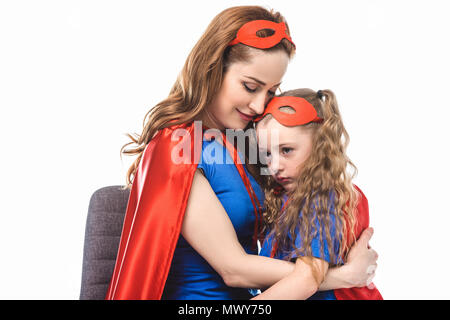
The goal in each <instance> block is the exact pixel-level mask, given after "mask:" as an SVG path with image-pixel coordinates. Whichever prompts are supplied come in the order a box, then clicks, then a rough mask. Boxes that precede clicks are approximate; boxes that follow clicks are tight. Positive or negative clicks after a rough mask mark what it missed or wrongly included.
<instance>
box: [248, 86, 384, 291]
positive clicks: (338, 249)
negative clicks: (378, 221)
mask: <svg viewBox="0 0 450 320" xmlns="http://www.w3.org/2000/svg"><path fill="white" fill-rule="evenodd" d="M256 121H257V136H258V144H259V146H260V151H261V154H264V156H262V159H261V160H262V162H263V163H266V164H267V166H268V169H269V173H270V175H268V176H266V179H265V182H264V184H265V185H264V186H263V187H264V191H265V194H266V200H265V204H266V208H267V211H266V214H265V222H266V226H267V227H268V229H269V230H270V231H269V232H268V233H267V236H266V239H265V240H264V242H263V245H262V248H261V252H260V255H263V256H270V257H274V258H277V259H282V260H287V261H292V260H294V261H295V263H296V268H295V271H294V272H292V273H291V275H289V276H287V277H285V278H284V279H282V280H280V281H278V282H277V283H276V284H274V285H273V286H271V287H270V288H268V289H267V290H265V291H264V292H263V293H262V294H260V295H259V296H257V297H255V299H306V298H310V299H327V300H330V299H331V300H336V299H338V300H341V299H358V300H362V299H382V296H381V295H380V293H379V291H378V290H377V289H376V288H375V286H374V285H373V284H371V285H370V287H362V288H347V289H337V290H329V291H321V292H317V293H316V291H317V289H318V288H319V286H320V284H321V283H322V281H323V280H324V276H325V274H326V272H327V270H328V268H329V267H332V266H336V265H342V264H343V263H344V262H345V261H346V259H347V258H348V257H347V256H346V254H347V253H348V249H349V248H350V246H351V245H352V244H353V243H354V241H355V240H356V239H357V238H358V237H359V235H360V234H361V231H362V230H363V229H365V228H367V227H368V226H369V215H368V204H367V199H366V197H365V196H364V194H363V193H362V191H361V190H360V189H359V188H358V187H357V186H355V185H353V184H352V182H351V180H352V178H353V176H352V175H349V173H348V172H347V167H348V166H350V167H352V168H353V169H354V172H356V168H355V166H354V165H353V163H352V162H351V161H350V160H349V158H348V157H347V155H346V153H345V149H346V146H347V144H348V138H349V137H348V134H347V132H346V130H345V128H344V125H343V123H342V119H341V116H340V113H339V109H338V105H337V102H336V99H335V96H334V94H333V92H332V91H330V90H323V91H321V90H320V91H319V92H315V91H313V90H311V89H297V90H292V91H288V92H285V93H283V94H282V95H281V96H279V97H275V98H273V99H272V100H271V102H270V103H269V104H268V106H267V108H266V110H265V112H264V114H263V115H262V116H260V117H258V118H257V119H256ZM297 257H299V259H296V258H297ZM370 281H371V280H370ZM300 287H301V288H302V290H299V288H300Z"/></svg>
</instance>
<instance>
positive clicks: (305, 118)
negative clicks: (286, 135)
mask: <svg viewBox="0 0 450 320" xmlns="http://www.w3.org/2000/svg"><path fill="white" fill-rule="evenodd" d="M282 107H290V108H292V109H294V110H295V113H286V112H283V111H280V108H282ZM269 113H270V114H271V115H272V116H273V117H274V118H275V119H276V120H277V121H278V122H279V123H281V124H282V125H284V126H287V127H293V126H301V125H304V124H307V123H310V122H322V121H323V118H320V117H319V116H318V115H317V111H316V109H314V107H313V105H312V104H311V103H309V102H308V101H307V100H306V99H303V98H299V97H291V96H284V97H275V98H273V99H272V100H270V102H269V104H268V105H267V108H266V110H265V111H264V113H263V114H262V115H261V116H259V117H257V118H256V119H255V120H254V122H258V121H260V120H261V119H262V118H264V117H265V116H266V115H267V114H269Z"/></svg>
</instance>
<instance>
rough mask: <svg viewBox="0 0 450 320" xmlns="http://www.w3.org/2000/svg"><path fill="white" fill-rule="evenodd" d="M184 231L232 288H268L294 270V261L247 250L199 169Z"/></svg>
mask: <svg viewBox="0 0 450 320" xmlns="http://www.w3.org/2000/svg"><path fill="white" fill-rule="evenodd" d="M181 234H182V235H183V237H184V238H185V239H186V241H188V242H189V244H190V245H191V246H192V247H193V248H194V249H195V250H196V251H197V252H198V253H199V254H200V255H201V256H202V257H203V258H204V259H205V260H206V261H208V263H209V264H210V265H211V266H212V267H213V268H214V270H216V272H217V273H218V274H220V276H221V277H222V278H223V280H224V282H225V283H226V284H227V285H228V286H230V287H242V288H266V287H269V286H271V285H272V284H274V283H276V282H278V281H279V280H281V279H282V278H284V277H286V276H287V275H288V274H290V273H291V272H292V271H294V264H293V263H290V262H287V261H282V260H278V259H272V258H268V257H262V256H258V255H249V254H247V253H246V252H245V250H244V249H243V248H242V246H241V244H240V243H239V241H238V238H237V236H236V232H235V230H234V227H233V225H232V223H231V221H230V219H229V217H228V215H227V213H226V212H225V209H224V208H223V206H222V204H221V203H220V201H219V199H218V198H217V196H216V194H215V193H214V191H213V190H212V188H211V185H210V184H209V182H208V180H207V179H206V178H205V177H204V176H203V175H202V174H201V173H199V172H198V171H197V172H196V173H195V175H194V179H193V182H192V187H191V193H190V195H189V199H188V203H187V207H186V212H185V216H184V220H183V225H182V228H181Z"/></svg>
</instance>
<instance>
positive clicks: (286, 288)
mask: <svg viewBox="0 0 450 320" xmlns="http://www.w3.org/2000/svg"><path fill="white" fill-rule="evenodd" d="M305 261H306V262H305ZM327 270H328V262H327V261H325V260H322V259H317V258H313V257H306V258H298V259H297V260H296V263H295V269H294V271H293V272H292V273H291V274H289V275H288V276H287V277H285V278H283V279H282V280H280V281H278V282H277V283H275V284H274V285H273V286H271V287H270V288H268V289H267V290H265V291H264V292H263V293H261V294H260V295H258V296H256V297H254V298H252V300H279V299H283V300H305V299H307V298H309V297H310V296H312V295H313V294H314V293H316V291H317V290H318V289H319V285H320V283H321V282H322V281H323V280H324V278H325V274H326V273H327Z"/></svg>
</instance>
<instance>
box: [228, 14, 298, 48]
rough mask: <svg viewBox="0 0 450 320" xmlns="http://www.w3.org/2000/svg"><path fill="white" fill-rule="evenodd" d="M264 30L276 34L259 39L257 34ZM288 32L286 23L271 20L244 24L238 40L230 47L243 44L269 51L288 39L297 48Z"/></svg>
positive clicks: (230, 44)
mask: <svg viewBox="0 0 450 320" xmlns="http://www.w3.org/2000/svg"><path fill="white" fill-rule="evenodd" d="M264 29H269V30H273V31H274V34H273V35H271V36H268V37H259V36H258V35H257V34H256V33H257V32H258V31H260V30H264ZM286 31H287V27H286V24H285V23H284V22H280V23H276V22H273V21H269V20H253V21H250V22H247V23H246V24H244V25H243V26H242V27H241V28H240V29H239V31H238V32H237V35H236V38H235V39H234V40H233V41H231V42H230V43H229V44H228V45H229V46H234V45H235V44H238V43H242V44H245V45H247V46H250V47H254V48H258V49H268V48H272V47H274V46H276V45H277V44H278V43H280V41H281V40H283V39H287V40H289V41H290V42H291V43H292V44H293V45H294V47H295V44H294V42H292V39H291V37H290V36H289V35H288V34H287V32H286Z"/></svg>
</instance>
